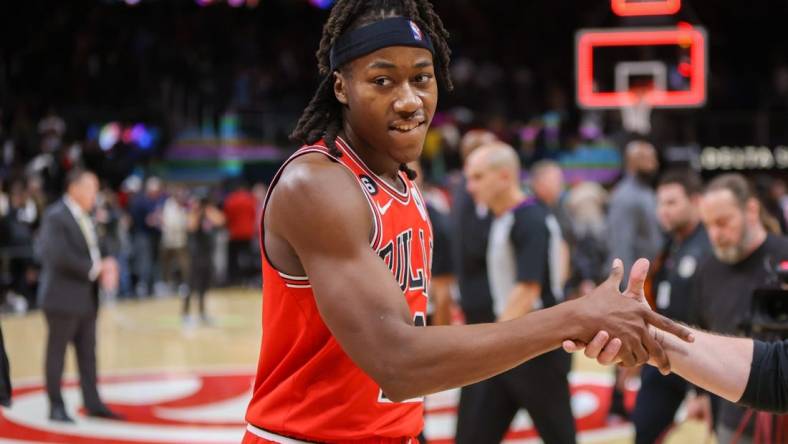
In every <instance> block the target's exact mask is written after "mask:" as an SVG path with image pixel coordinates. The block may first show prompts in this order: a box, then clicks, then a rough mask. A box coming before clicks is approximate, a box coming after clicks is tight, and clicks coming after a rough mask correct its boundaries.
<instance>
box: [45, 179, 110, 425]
mask: <svg viewBox="0 0 788 444" xmlns="http://www.w3.org/2000/svg"><path fill="white" fill-rule="evenodd" d="M98 188H99V183H98V179H97V178H96V176H95V175H94V174H93V173H91V172H88V171H78V170H74V171H71V172H70V173H69V175H68V177H67V179H66V194H65V195H64V196H63V199H61V200H59V201H58V202H56V203H54V204H52V206H50V207H49V208H48V209H47V211H46V214H45V215H44V220H43V223H42V228H41V237H40V239H39V244H38V249H39V255H40V257H41V266H42V270H41V272H42V274H41V282H40V285H39V301H40V304H41V307H42V309H43V310H44V314H45V315H46V320H47V325H48V327H49V334H48V338H47V350H46V386H47V395H48V396H49V403H50V419H52V420H54V421H62V422H73V420H72V419H71V417H69V416H68V414H67V413H66V408H65V404H64V403H63V397H62V395H61V393H60V383H61V379H62V377H63V361H64V357H65V353H66V346H67V345H68V343H70V342H71V343H73V344H74V347H75V349H76V355H77V364H78V367H79V376H80V386H81V388H82V399H83V402H84V404H85V409H86V410H87V414H88V416H94V417H100V418H108V419H120V417H119V416H118V415H117V414H115V413H113V412H112V411H111V410H110V409H109V408H107V406H106V405H104V403H103V402H102V401H101V399H100V398H99V394H98V390H97V388H96V316H97V314H98V286H97V280H98V278H99V276H100V275H101V271H102V260H101V252H100V251H99V246H98V239H97V237H96V231H95V227H94V225H93V222H92V221H91V219H90V211H91V210H92V209H93V205H94V203H95V201H96V194H97V192H98Z"/></svg>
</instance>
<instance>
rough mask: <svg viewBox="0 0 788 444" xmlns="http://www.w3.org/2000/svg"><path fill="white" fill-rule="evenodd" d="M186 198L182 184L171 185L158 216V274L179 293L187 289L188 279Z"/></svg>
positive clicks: (187, 216)
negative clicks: (159, 250) (171, 187)
mask: <svg viewBox="0 0 788 444" xmlns="http://www.w3.org/2000/svg"><path fill="white" fill-rule="evenodd" d="M188 198H189V195H188V192H187V191H186V189H185V188H184V187H183V186H175V187H173V189H172V193H171V195H170V197H168V198H167V200H166V201H165V202H164V209H163V210H162V220H161V268H162V276H163V278H164V280H165V282H166V283H167V284H168V285H169V286H170V288H171V289H172V290H177V291H178V293H179V294H183V295H185V294H186V292H187V291H188V289H187V283H188V282H189V249H188V243H187V242H188V227H189V207H188V205H189V201H188ZM176 270H177V272H178V273H177V274H176ZM176 276H177V277H176Z"/></svg>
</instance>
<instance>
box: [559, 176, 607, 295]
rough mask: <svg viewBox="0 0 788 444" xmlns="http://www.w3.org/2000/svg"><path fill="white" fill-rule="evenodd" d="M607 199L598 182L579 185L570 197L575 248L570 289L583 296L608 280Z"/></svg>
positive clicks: (570, 193)
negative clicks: (606, 276) (606, 272)
mask: <svg viewBox="0 0 788 444" xmlns="http://www.w3.org/2000/svg"><path fill="white" fill-rule="evenodd" d="M607 198H608V195H607V192H606V191H605V189H604V188H602V186H601V185H599V184H598V183H596V182H583V183H580V184H577V185H575V186H574V187H573V188H572V189H571V190H569V193H568V195H567V197H566V210H567V214H568V216H569V220H570V221H571V232H572V238H573V239H574V247H575V248H574V250H573V254H572V276H571V278H570V283H569V286H570V287H571V288H575V289H576V290H577V294H578V295H580V296H582V295H584V294H588V293H590V292H591V290H592V289H593V288H594V287H596V285H597V284H599V283H600V282H602V281H603V280H604V278H605V271H606V269H605V267H606V265H605V264H606V262H605V261H606V260H607V257H608V252H607V241H606V236H607V223H606V221H605V207H606V204H607Z"/></svg>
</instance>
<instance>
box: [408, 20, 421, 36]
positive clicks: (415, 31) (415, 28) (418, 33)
mask: <svg viewBox="0 0 788 444" xmlns="http://www.w3.org/2000/svg"><path fill="white" fill-rule="evenodd" d="M409 23H410V30H411V31H413V38H414V39H416V40H419V41H421V39H422V37H421V29H419V26H418V25H417V24H416V23H414V22H413V20H410V21H409Z"/></svg>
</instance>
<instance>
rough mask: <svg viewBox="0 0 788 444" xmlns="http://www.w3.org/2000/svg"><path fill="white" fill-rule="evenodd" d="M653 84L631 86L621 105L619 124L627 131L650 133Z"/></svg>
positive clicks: (644, 134) (655, 93)
mask: <svg viewBox="0 0 788 444" xmlns="http://www.w3.org/2000/svg"><path fill="white" fill-rule="evenodd" d="M657 94H659V93H658V92H657V91H655V90H654V87H653V85H645V86H632V87H631V88H630V89H629V94H628V95H627V98H628V99H629V100H627V101H626V102H625V103H623V104H622V105H621V124H622V126H623V127H624V129H625V130H626V131H627V132H630V133H635V134H640V135H642V136H647V135H648V134H649V133H651V110H652V109H653V108H654V107H653V105H652V104H653V103H654V99H655V97H654V96H655V95H657Z"/></svg>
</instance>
